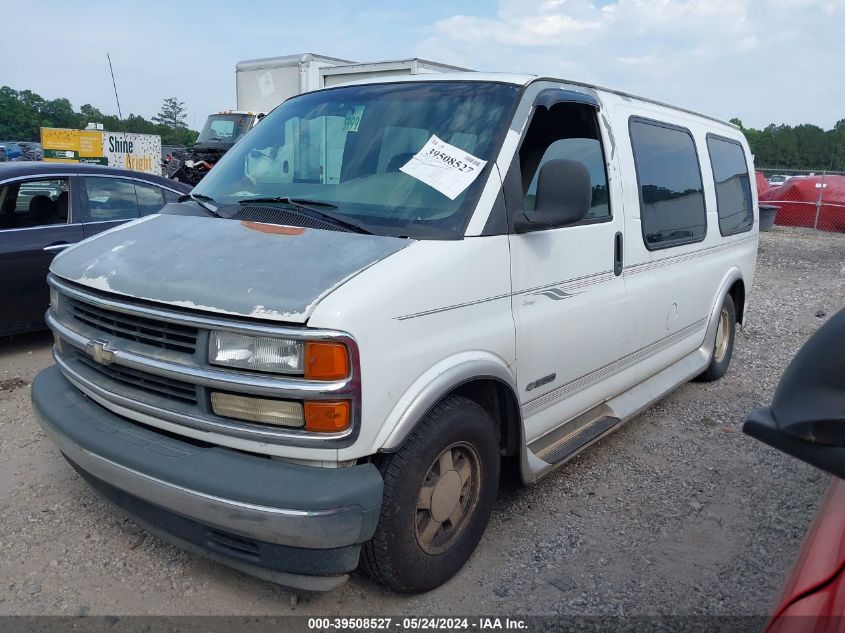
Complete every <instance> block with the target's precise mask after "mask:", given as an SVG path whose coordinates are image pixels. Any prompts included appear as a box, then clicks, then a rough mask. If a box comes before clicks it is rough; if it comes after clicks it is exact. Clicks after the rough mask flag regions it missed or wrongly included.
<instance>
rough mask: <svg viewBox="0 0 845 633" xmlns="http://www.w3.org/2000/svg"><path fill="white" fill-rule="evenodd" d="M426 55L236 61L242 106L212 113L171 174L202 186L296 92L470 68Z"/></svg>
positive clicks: (169, 168) (172, 162) (168, 169)
mask: <svg viewBox="0 0 845 633" xmlns="http://www.w3.org/2000/svg"><path fill="white" fill-rule="evenodd" d="M467 70H468V69H466V68H461V67H459V66H450V65H448V64H441V63H439V62H433V61H429V60H426V59H418V58H410V59H396V60H388V61H381V62H364V63H361V62H354V61H350V60H348V59H339V58H337V57H328V56H326V55H317V54H314V53H301V54H296V55H285V56H282V57H266V58H263V59H248V60H245V61H241V62H238V63H237V64H236V65H235V94H236V98H237V108H236V109H235V110H225V111H221V112H217V113H215V114H211V115H209V116H208V118H207V119H206V121H205V124H204V125H203V128H202V131H200V134H199V137H198V138H197V142H196V144H195V145H194V147H192V148H191V149H189V150H186V151H184V152H174V154H173V155H172V157H171V158H170V159H169V160H168V162H167V163H166V166H165V173H166V175H167V176H168V177H170V178H173V179H175V180H180V181H182V182H187V183H189V184H192V185H196V184H197V183H198V182H199V181H200V180H202V178H203V176H205V174H207V173H208V171H209V170H210V169H211V168H212V167H213V166H214V164H215V163H216V162H217V161H218V160H220V158H221V157H222V156H223V154H225V153H226V152H227V151H228V150H229V148H230V147H232V145H234V144H235V141H237V140H238V139H239V138H240V137H241V136H243V135H244V134H246V133H247V132H248V131H249V130H250V129H252V127H253V126H254V125H255V124H256V123H258V122H259V121H260V120H261V119H262V117H263V116H264V115H265V114H266V113H267V112H269V111H270V110H272V109H273V108H275V107H276V106H277V105H279V104H280V103H281V102H282V101H284V100H286V99H289V98H290V97H293V96H296V95H298V94H302V93H303V92H310V91H312V90H319V89H320V88H328V87H330V86H337V85H339V84H343V83H347V82H350V81H359V80H362V79H376V78H379V77H391V76H396V75H409V76H410V75H421V74H425V73H443V72H460V71H467Z"/></svg>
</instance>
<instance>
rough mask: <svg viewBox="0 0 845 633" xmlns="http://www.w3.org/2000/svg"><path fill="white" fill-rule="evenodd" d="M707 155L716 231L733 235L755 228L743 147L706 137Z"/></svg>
mask: <svg viewBox="0 0 845 633" xmlns="http://www.w3.org/2000/svg"><path fill="white" fill-rule="evenodd" d="M707 151H708V152H709V153H710V165H711V166H712V168H713V180H714V181H715V182H716V208H717V209H718V211H719V231H720V232H721V233H722V235H734V234H736V233H743V232H745V231H750V230H751V227H752V226H753V225H754V207H753V202H752V200H751V176H750V175H749V174H748V164H747V163H746V162H745V152H744V151H743V149H742V145H740V144H739V143H737V142H736V141H729V140H727V139H723V138H719V137H717V136H712V135H708V136H707Z"/></svg>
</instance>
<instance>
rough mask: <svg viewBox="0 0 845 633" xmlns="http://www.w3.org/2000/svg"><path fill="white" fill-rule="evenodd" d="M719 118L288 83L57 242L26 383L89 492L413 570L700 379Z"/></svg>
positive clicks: (527, 96) (450, 91)
mask: <svg viewBox="0 0 845 633" xmlns="http://www.w3.org/2000/svg"><path fill="white" fill-rule="evenodd" d="M752 173H753V166H752V163H751V154H750V152H749V150H748V146H747V144H746V141H745V139H744V138H743V135H742V133H741V132H740V131H739V130H738V129H737V128H736V127H734V126H732V125H729V124H726V123H722V122H719V121H716V120H714V119H711V118H709V117H707V116H703V115H699V114H694V113H692V112H688V111H686V110H682V109H679V108H673V107H670V106H666V105H662V104H660V103H656V102H654V101H651V100H648V99H642V98H638V97H633V96H630V95H626V94H622V93H619V92H614V91H611V90H605V89H601V88H595V87H591V86H586V85H583V84H577V83H572V82H566V81H560V80H555V79H543V78H538V77H534V76H522V75H498V74H479V73H461V74H443V75H434V76H418V77H413V78H408V77H401V78H399V79H398V80H395V81H391V80H387V79H383V80H379V81H377V82H374V83H365V84H364V83H362V84H359V85H347V86H341V87H335V88H331V89H325V90H321V91H317V92H312V93H308V94H304V95H300V96H297V97H294V98H292V99H290V100H288V101H286V102H285V103H283V104H282V105H281V106H279V107H278V108H277V109H276V110H274V111H273V112H272V113H271V114H269V115H268V116H267V117H266V118H265V120H264V121H263V122H262V124H261V125H260V126H257V127H256V128H254V129H253V130H252V131H250V132H249V133H248V135H247V136H245V137H244V138H243V139H242V140H241V141H240V142H239V143H238V144H237V145H236V146H235V147H234V148H233V149H232V150H231V151H230V152H229V153H228V154H227V155H226V156H225V158H224V159H223V160H221V161H220V163H219V164H218V165H217V166H216V167H215V168H214V170H213V171H212V172H211V173H210V175H209V176H207V177H206V178H205V180H203V181H202V183H201V184H200V185H199V186H198V187H197V188H196V189H195V190H194V192H193V193H192V194H191V195H192V199H191V200H185V201H184V202H183V203H181V204H173V205H170V206H168V207H166V208H165V210H164V212H163V213H162V214H160V215H155V216H150V217H147V218H144V219H141V220H140V221H137V222H134V223H132V224H127V225H123V226H121V227H118V228H116V229H113V230H111V231H109V232H107V233H104V234H101V235H99V236H97V237H95V238H94V239H91V240H88V241H86V242H83V243H80V244H79V245H76V246H74V247H72V248H69V249H67V250H66V251H64V252H63V253H62V254H61V255H60V256H59V257H57V258H56V260H55V261H54V263H53V265H52V268H51V275H50V278H49V281H50V284H51V287H52V297H51V299H52V301H51V308H50V310H49V312H48V315H47V319H48V322H49V324H50V327H51V328H52V330H53V332H54V333H55V348H54V355H55V360H56V365H55V366H53V367H50V368H48V369H46V370H45V371H44V372H42V373H41V374H40V375H39V376H38V378H37V379H36V381H35V382H34V384H33V387H32V398H33V402H34V406H35V410H36V412H37V413H38V415H39V417H40V419H41V422H42V425H43V427H44V429H45V431H46V432H47V433H48V434H49V435H50V436H51V437H52V438H53V439H54V440H55V442H56V443H57V444H58V446H59V448H60V449H61V451H62V453H63V454H64V455H65V457H66V458H67V459H68V460H69V461H70V462H71V464H72V465H73V466H74V467H75V468H76V469H77V470H78V471H79V472H80V474H81V475H82V476H83V477H84V478H85V479H87V480H88V481H89V482H90V483H91V485H92V486H93V487H94V488H95V489H96V490H97V491H98V492H99V493H100V494H102V495H103V496H104V497H106V498H107V499H109V500H110V501H112V502H113V503H114V504H116V505H117V506H119V507H120V508H122V509H123V511H124V512H126V513H127V514H128V515H129V516H131V517H133V518H134V520H136V521H137V522H138V523H139V524H140V525H142V526H143V527H145V528H146V529H148V530H149V531H151V532H152V533H154V534H159V535H161V536H162V537H163V538H165V539H168V540H171V541H173V542H176V543H178V544H180V545H181V546H183V547H185V548H188V549H190V550H194V551H198V552H201V553H203V554H204V555H206V556H209V557H211V558H213V559H215V560H219V561H221V562H224V563H226V564H228V565H231V566H234V567H237V568H239V569H242V570H244V571H246V572H248V573H251V574H254V575H256V576H259V577H262V578H265V579H269V580H272V581H274V582H278V583H281V584H285V585H289V586H293V587H298V588H303V589H309V590H327V589H331V588H332V587H334V586H336V585H338V584H339V583H341V582H343V581H344V580H345V578H346V576H347V574H348V573H349V572H351V571H352V570H354V569H355V568H356V567H357V566H358V565H359V559H360V564H361V566H362V567H363V568H364V569H365V570H366V571H367V572H369V573H370V574H372V575H373V576H374V577H375V578H377V579H378V580H380V581H382V582H384V583H386V584H387V585H389V586H390V587H392V588H394V589H396V590H399V591H406V592H415V591H426V590H429V589H431V588H433V587H436V586H438V585H440V584H441V583H443V582H445V581H446V580H447V579H449V578H450V577H451V576H452V575H454V574H455V573H456V572H457V571H458V570H459V569H460V568H461V567H462V565H463V564H464V563H465V562H466V560H467V559H468V558H469V557H470V555H471V554H472V552H473V550H474V549H475V547H476V545H477V544H478V542H479V540H480V538H481V535H482V533H483V532H484V529H485V526H486V525H487V522H488V519H489V517H490V513H491V510H492V508H493V505H494V501H495V498H496V493H497V486H498V481H499V474H500V471H501V469H502V467H503V465H504V464H507V465H508V466H510V465H514V466H515V467H516V468H518V470H519V472H520V473H521V477H522V480H523V481H524V482H525V483H531V482H534V481H536V480H537V479H538V478H539V477H541V476H543V475H545V474H546V473H548V472H550V471H551V470H552V469H553V468H555V467H556V466H559V465H561V464H563V463H564V462H566V461H567V460H568V459H570V458H571V457H572V456H573V455H575V454H577V453H578V452H579V451H581V450H583V449H584V448H586V447H587V446H589V445H590V444H592V443H593V442H595V441H597V440H598V439H600V438H602V437H604V436H605V435H607V434H609V433H610V432H612V431H614V430H615V429H617V428H618V427H619V426H620V425H621V424H622V423H623V422H625V421H627V420H629V419H630V418H632V417H633V416H635V415H636V414H637V413H638V412H639V411H642V410H643V409H644V408H645V407H647V406H648V405H649V404H651V403H653V402H655V401H656V400H658V399H659V398H661V397H662V396H664V395H665V394H667V393H668V392H670V391H671V390H673V389H674V388H676V387H677V386H679V385H681V384H683V383H684V382H685V381H688V380H690V379H692V378H700V379H703V380H716V379H719V378H721V377H722V376H723V375H724V374H725V372H726V370H727V368H728V364H729V362H730V359H731V352H732V349H733V345H734V333H735V329H736V327H737V324H740V323H742V320H743V318H744V315H745V312H746V296H747V293H748V291H749V289H750V287H751V283H752V279H753V276H754V267H755V262H756V251H757V238H758V221H757V211H756V209H757V198H756V191H755V188H754V187H753V186H752V183H753V178H752V177H751V176H750V174H752Z"/></svg>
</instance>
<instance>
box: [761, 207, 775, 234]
mask: <svg viewBox="0 0 845 633" xmlns="http://www.w3.org/2000/svg"><path fill="white" fill-rule="evenodd" d="M778 211H780V207H779V206H777V205H774V204H761V205H760V230H761V231H771V230H772V228H773V227H774V225H775V218H776V217H777V214H778Z"/></svg>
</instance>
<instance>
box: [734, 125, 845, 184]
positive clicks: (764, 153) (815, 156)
mask: <svg viewBox="0 0 845 633" xmlns="http://www.w3.org/2000/svg"><path fill="white" fill-rule="evenodd" d="M731 123H734V124H736V125H738V126H739V127H740V129H741V130H742V131H743V133H744V134H745V138H747V139H748V145H749V146H750V147H751V153H752V154H754V163H755V164H756V165H758V166H760V167H776V168H780V169H811V170H814V171H845V119H841V120H840V121H839V122H838V123H837V124H836V125H835V126H833V129H831V130H824V129H822V128H820V127H819V126H817V125H810V124H809V123H805V124H803V125H796V126H791V125H774V124H772V125H769V126H768V127H765V128H763V129H762V130H755V129H754V128H746V127H745V126H743V125H742V121H741V120H740V119H731Z"/></svg>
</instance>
